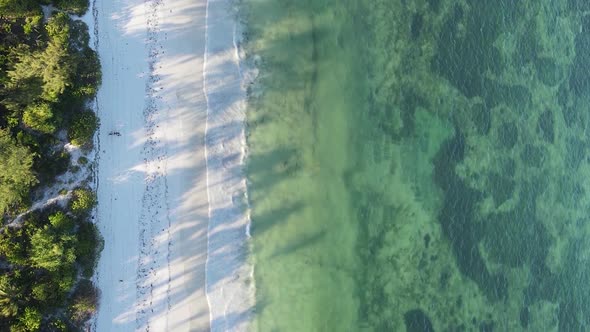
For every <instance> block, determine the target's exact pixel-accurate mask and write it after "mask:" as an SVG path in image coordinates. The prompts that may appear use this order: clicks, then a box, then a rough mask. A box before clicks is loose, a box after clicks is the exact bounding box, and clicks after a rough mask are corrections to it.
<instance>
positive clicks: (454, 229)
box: [434, 128, 507, 300]
mask: <svg viewBox="0 0 590 332" xmlns="http://www.w3.org/2000/svg"><path fill="white" fill-rule="evenodd" d="M464 154H465V138H464V137H463V134H462V133H461V132H460V131H459V130H458V129H457V128H456V133H455V136H454V137H453V138H452V139H448V140H447V141H446V142H445V143H444V144H443V145H442V146H441V148H440V150H439V151H438V153H437V155H436V157H435V158H434V165H435V167H434V181H435V183H436V184H437V185H438V187H439V188H441V189H442V191H443V192H444V201H443V205H442V208H441V210H440V212H439V214H438V221H439V222H440V224H441V227H442V230H443V233H444V235H445V236H446V237H447V238H448V239H449V240H450V242H451V244H452V249H453V254H454V255H455V257H456V260H457V264H458V267H459V270H460V271H461V273H463V274H464V275H466V276H467V277H469V278H471V279H472V280H473V281H475V282H476V283H477V284H478V286H479V287H480V289H481V290H482V291H483V292H484V294H486V296H487V297H488V298H489V299H491V300H499V299H502V298H505V297H506V294H507V293H506V292H507V286H506V283H505V280H504V279H503V278H501V277H498V276H494V275H492V274H490V272H489V271H488V269H487V267H486V265H485V262H484V260H483V258H482V256H481V253H480V252H479V248H478V244H479V242H480V240H481V238H482V231H483V230H482V229H480V227H479V223H476V222H475V211H476V209H477V204H478V203H479V201H480V200H481V199H482V198H483V195H482V193H481V192H479V191H476V190H473V189H471V188H470V187H468V186H467V185H466V184H465V182H464V181H463V180H462V179H461V178H460V177H459V176H458V175H457V174H456V173H455V166H456V165H457V163H458V162H460V161H461V160H463V158H464Z"/></svg>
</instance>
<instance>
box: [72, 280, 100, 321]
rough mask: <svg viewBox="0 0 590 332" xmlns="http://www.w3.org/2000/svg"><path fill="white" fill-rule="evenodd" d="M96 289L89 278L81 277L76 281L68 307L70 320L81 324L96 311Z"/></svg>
mask: <svg viewBox="0 0 590 332" xmlns="http://www.w3.org/2000/svg"><path fill="white" fill-rule="evenodd" d="M97 302H98V290H97V289H96V288H95V287H94V285H93V284H92V282H91V281H90V280H86V279H82V280H80V282H79V283H78V286H77V287H76V290H75V291H74V295H73V296H72V301H71V304H70V307H69V310H68V311H69V314H70V320H71V321H72V322H73V323H74V325H76V326H81V325H82V324H83V323H84V322H85V321H86V320H88V319H89V318H90V316H91V315H92V314H94V312H96V305H97Z"/></svg>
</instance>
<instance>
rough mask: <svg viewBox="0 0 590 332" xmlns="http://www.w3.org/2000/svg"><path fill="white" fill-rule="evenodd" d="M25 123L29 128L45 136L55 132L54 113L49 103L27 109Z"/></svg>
mask: <svg viewBox="0 0 590 332" xmlns="http://www.w3.org/2000/svg"><path fill="white" fill-rule="evenodd" d="M23 122H24V124H25V125H26V126H27V127H29V128H31V129H34V130H37V131H40V132H42V133H44V134H52V133H53V132H54V131H55V124H54V120H53V112H52V111H51V106H50V105H49V104H48V103H41V104H32V105H29V106H28V107H27V108H25V111H24V114H23Z"/></svg>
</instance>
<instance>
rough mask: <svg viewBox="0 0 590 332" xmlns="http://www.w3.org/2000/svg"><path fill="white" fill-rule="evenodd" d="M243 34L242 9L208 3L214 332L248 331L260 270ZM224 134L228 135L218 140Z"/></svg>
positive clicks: (209, 281) (249, 75) (249, 73)
mask: <svg viewBox="0 0 590 332" xmlns="http://www.w3.org/2000/svg"><path fill="white" fill-rule="evenodd" d="M232 11H233V12H232ZM210 26H213V28H214V32H213V33H212V34H210ZM240 28H241V26H240V22H239V8H238V7H237V5H236V4H233V3H232V1H231V0H221V1H207V15H206V46H205V59H204V63H203V68H204V69H203V75H204V82H205V83H204V93H205V98H206V101H207V121H206V137H205V149H206V152H205V153H206V161H207V189H208V190H207V194H208V199H209V227H208V237H207V246H208V255H207V263H206V266H207V267H206V285H207V300H208V303H209V308H210V317H211V318H210V321H211V330H212V331H227V330H232V331H245V330H247V329H248V326H250V324H251V321H252V319H251V318H252V317H251V316H252V313H253V308H254V292H255V290H254V288H255V287H254V276H253V272H254V270H253V266H252V265H251V264H250V262H249V260H248V255H249V251H250V250H249V239H250V234H249V229H250V215H249V213H250V207H249V200H248V190H247V181H246V174H245V159H246V150H247V147H246V133H245V130H246V108H247V93H246V88H245V87H246V84H248V83H249V82H251V81H252V80H253V78H254V75H255V74H254V71H253V70H252V69H251V68H249V69H246V70H245V71H243V68H242V65H243V63H242V62H243V56H242V55H241V54H240V53H241V52H240V51H241V50H240V48H239V44H240V43H239V41H238V40H241V34H239V32H240V31H241V29H240ZM229 36H231V38H229ZM211 37H213V38H211ZM211 49H212V50H213V51H211ZM210 64H212V65H213V68H212V69H210V68H209V66H210ZM220 129H221V130H223V134H217V131H218V130H220ZM210 165H213V166H214V167H213V168H211V167H210ZM212 180H213V181H212ZM228 290H229V291H228ZM227 293H229V295H226V294H227Z"/></svg>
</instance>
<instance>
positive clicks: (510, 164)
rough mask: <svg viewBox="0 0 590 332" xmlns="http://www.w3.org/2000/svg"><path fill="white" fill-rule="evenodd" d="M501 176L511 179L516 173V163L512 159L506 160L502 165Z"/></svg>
mask: <svg viewBox="0 0 590 332" xmlns="http://www.w3.org/2000/svg"><path fill="white" fill-rule="evenodd" d="M502 171H503V172H504V173H503V175H504V176H507V177H513V176H514V173H515V172H516V162H515V161H514V160H513V159H507V160H506V161H505V162H504V164H503V165H502Z"/></svg>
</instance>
